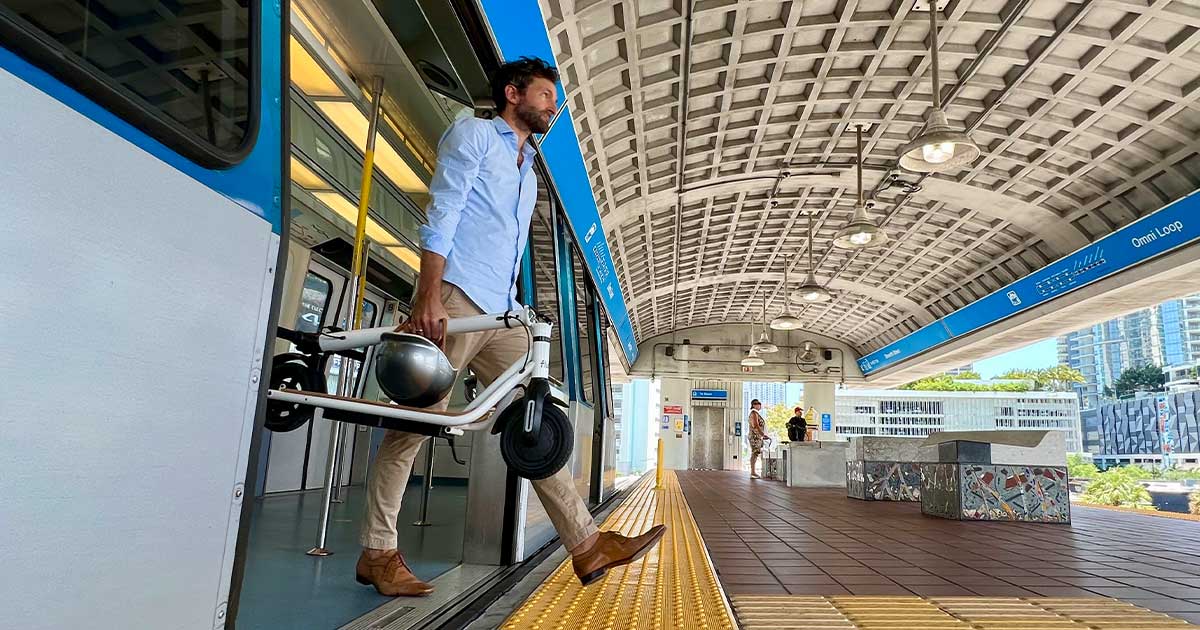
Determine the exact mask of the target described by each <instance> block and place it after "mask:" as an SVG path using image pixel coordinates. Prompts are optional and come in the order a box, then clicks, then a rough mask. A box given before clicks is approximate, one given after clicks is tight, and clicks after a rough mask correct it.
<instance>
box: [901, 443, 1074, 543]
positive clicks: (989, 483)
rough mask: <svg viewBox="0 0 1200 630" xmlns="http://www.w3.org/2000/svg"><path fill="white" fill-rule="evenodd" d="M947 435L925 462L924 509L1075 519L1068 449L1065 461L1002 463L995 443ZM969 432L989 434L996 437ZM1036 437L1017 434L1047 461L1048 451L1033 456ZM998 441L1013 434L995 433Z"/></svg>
mask: <svg viewBox="0 0 1200 630" xmlns="http://www.w3.org/2000/svg"><path fill="white" fill-rule="evenodd" d="M995 433H1018V432H1014V431H1002V432H995ZM1025 433H1050V432H1044V431H1036V432H1035V431H1029V432H1025ZM933 437H934V436H931V438H933ZM949 437H950V436H942V437H940V438H939V439H938V441H936V442H935V443H936V445H937V448H938V457H937V462H928V463H923V464H921V494H920V496H921V512H922V513H923V514H928V515H930V516H937V517H941V518H948V519H955V520H964V521H1025V522H1037V523H1069V522H1070V521H1071V501H1070V488H1069V487H1068V485H1067V467H1066V465H1065V464H1066V461H1065V459H1066V458H1065V453H1064V454H1063V455H1062V458H1063V465H1062V466H1055V465H1046V464H1044V463H1029V464H999V463H993V461H992V445H993V443H992V442H982V441H976V440H972V439H947V438H949ZM971 437H974V438H976V439H980V438H982V439H990V438H991V437H992V436H986V435H984V436H979V435H973V436H971ZM1032 438H1034V436H1020V437H1019V438H1017V439H1018V441H1020V440H1022V439H1023V440H1024V441H1026V442H1029V443H1032V446H1030V447H1029V450H1030V456H1029V458H1030V461H1033V460H1045V459H1046V458H1047V457H1046V453H1041V454H1039V455H1041V456H1040V457H1035V456H1034V454H1033V447H1034V446H1038V445H1039V444H1040V441H1036V442H1035V441H1034V440H1033V439H1032ZM1058 439H1060V440H1061V438H1058ZM994 441H1000V442H1001V443H1003V442H1005V441H1007V442H1008V443H1009V444H1011V443H1012V442H1011V438H1009V437H1007V436H999V435H998V436H995V437H994ZM928 442H929V440H927V443H928ZM1016 446H1022V445H1016ZM1043 450H1045V449H1043ZM1050 450H1051V452H1053V451H1054V450H1055V449H1054V448H1053V446H1052V447H1051V449H1050ZM1051 457H1053V454H1051Z"/></svg>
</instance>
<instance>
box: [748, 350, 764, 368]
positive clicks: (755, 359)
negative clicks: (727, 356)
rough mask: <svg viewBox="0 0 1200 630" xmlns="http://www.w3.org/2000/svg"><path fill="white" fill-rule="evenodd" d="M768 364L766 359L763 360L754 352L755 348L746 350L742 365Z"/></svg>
mask: <svg viewBox="0 0 1200 630" xmlns="http://www.w3.org/2000/svg"><path fill="white" fill-rule="evenodd" d="M766 364H767V362H766V361H763V360H762V359H761V358H759V357H758V356H757V355H755V354H754V349H753V348H751V349H750V350H748V351H746V356H745V357H743V358H742V365H744V366H745V367H762V366H764V365H766Z"/></svg>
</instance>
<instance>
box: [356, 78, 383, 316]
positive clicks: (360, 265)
mask: <svg viewBox="0 0 1200 630" xmlns="http://www.w3.org/2000/svg"><path fill="white" fill-rule="evenodd" d="M382 103H383V77H375V78H374V80H373V81H372V84H371V122H370V124H368V125H367V146H366V148H365V150H364V152H363V169H362V183H361V184H359V187H358V221H357V222H356V223H355V225H354V259H353V260H354V262H353V266H352V268H351V270H350V278H351V280H352V281H353V282H354V285H355V286H354V289H355V290H354V318H353V321H352V322H351V324H350V329H351V330H357V329H358V328H361V327H362V312H363V297H364V291H366V284H367V282H366V280H367V265H366V262H365V260H364V257H363V250H364V249H365V248H366V240H367V207H368V206H369V205H370V203H371V177H372V175H373V174H374V171H375V136H376V135H378V134H377V133H376V129H377V128H378V125H379V110H380V109H381V108H382Z"/></svg>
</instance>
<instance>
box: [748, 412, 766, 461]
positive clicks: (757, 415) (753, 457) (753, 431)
mask: <svg viewBox="0 0 1200 630" xmlns="http://www.w3.org/2000/svg"><path fill="white" fill-rule="evenodd" d="M748 424H749V425H750V478H751V479H758V478H759V476H758V472H757V471H755V469H754V468H755V466H756V465H757V464H758V458H759V457H760V456H762V449H763V437H764V436H766V434H767V421H766V420H765V419H764V418H763V415H762V402H761V401H759V400H758V399H757V398H755V399H754V400H752V401H750V420H749V422H748Z"/></svg>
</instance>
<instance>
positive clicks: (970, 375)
mask: <svg viewBox="0 0 1200 630" xmlns="http://www.w3.org/2000/svg"><path fill="white" fill-rule="evenodd" d="M981 378H983V377H982V376H980V375H979V372H976V371H975V370H964V371H962V372H959V373H958V374H955V375H954V380H956V381H969V380H971V379H975V380H979V379H981Z"/></svg>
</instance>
